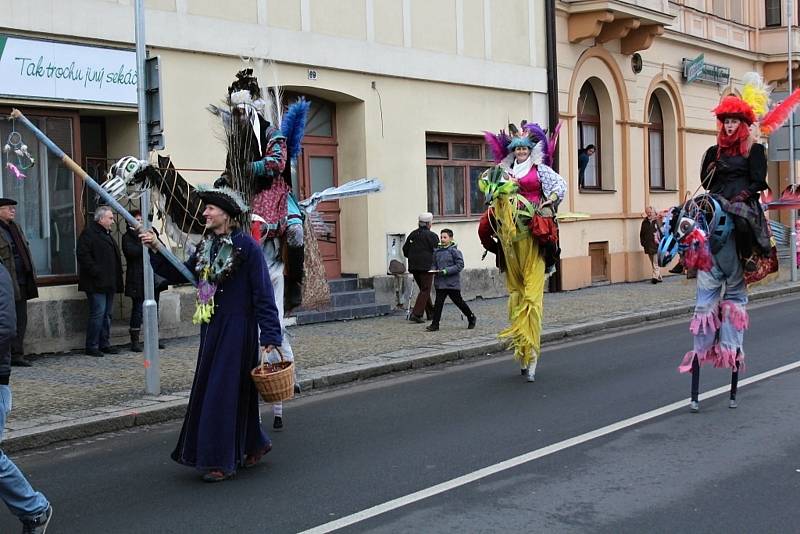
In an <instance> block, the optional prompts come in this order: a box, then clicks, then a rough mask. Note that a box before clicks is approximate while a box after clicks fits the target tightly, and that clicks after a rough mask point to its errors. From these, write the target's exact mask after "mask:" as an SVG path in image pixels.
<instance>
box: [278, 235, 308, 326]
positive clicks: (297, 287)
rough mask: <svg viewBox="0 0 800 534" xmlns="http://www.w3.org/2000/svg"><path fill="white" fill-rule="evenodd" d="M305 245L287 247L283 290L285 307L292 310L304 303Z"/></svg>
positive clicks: (287, 310) (285, 309) (286, 310)
mask: <svg viewBox="0 0 800 534" xmlns="http://www.w3.org/2000/svg"><path fill="white" fill-rule="evenodd" d="M304 261H305V250H304V249H303V247H286V273H287V274H286V276H285V277H284V282H285V284H286V287H284V290H283V309H284V311H285V312H289V311H292V310H293V309H295V308H297V307H298V306H300V305H301V304H302V303H303V262H304Z"/></svg>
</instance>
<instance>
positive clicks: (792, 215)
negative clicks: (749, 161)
mask: <svg viewBox="0 0 800 534" xmlns="http://www.w3.org/2000/svg"><path fill="white" fill-rule="evenodd" d="M786 13H787V14H786V22H787V24H786V33H787V35H788V36H789V39H788V41H789V46H788V48H789V53H788V61H789V70H788V72H789V76H788V78H789V94H792V76H793V73H792V60H793V57H792V56H793V55H794V51H793V45H794V43H793V42H792V41H793V40H794V32H793V28H792V27H793V22H794V2H793V1H792V0H787V2H786ZM794 174H795V173H794V112H792V113H790V114H789V183H790V184H791V185H794V184H795V176H794ZM796 220H797V210H794V209H793V210H790V211H789V236H790V237H789V250H790V251H791V256H792V257H791V262H792V277H791V278H792V282H797V230H796V229H795V221H796Z"/></svg>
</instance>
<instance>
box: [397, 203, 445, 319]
mask: <svg viewBox="0 0 800 534" xmlns="http://www.w3.org/2000/svg"><path fill="white" fill-rule="evenodd" d="M417 220H418V227H417V229H416V230H414V231H413V232H411V233H410V234H408V238H407V239H406V242H405V243H404V244H403V255H404V256H405V257H406V258H408V270H409V272H410V273H411V274H412V275H413V276H414V282H416V284H417V287H419V295H417V300H416V302H415V303H414V308H413V309H412V310H411V314H410V315H409V316H408V320H409V321H411V322H414V323H424V322H425V321H424V320H423V319H422V313H423V312H425V315H426V316H427V318H428V320H430V319H431V317H433V303H432V302H431V285H432V284H433V273H431V272H429V271H430V270H431V266H432V265H433V251H434V250H435V249H436V247H437V245H438V244H439V236H437V235H436V234H435V233H433V232H432V231H431V224H433V214H432V213H429V212H426V213H422V214H420V216H419V217H418V218H417Z"/></svg>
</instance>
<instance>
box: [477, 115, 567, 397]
mask: <svg viewBox="0 0 800 534" xmlns="http://www.w3.org/2000/svg"><path fill="white" fill-rule="evenodd" d="M509 132H510V135H508V134H506V133H505V132H500V133H499V134H492V133H489V132H486V140H487V143H488V144H489V146H490V147H491V149H492V152H493V153H494V157H495V161H496V162H498V163H499V165H497V166H495V167H491V168H489V169H488V170H486V171H485V172H484V173H483V175H481V178H480V180H479V182H478V183H479V187H480V189H481V191H482V192H483V193H484V196H485V200H486V204H487V205H489V209H488V210H487V211H486V212H485V213H484V214H483V216H482V217H481V221H480V223H479V225H478V236H479V237H480V239H481V244H482V245H483V247H484V248H485V249H486V250H487V251H489V252H493V253H495V254H496V255H497V262H498V267H499V268H500V269H501V270H502V271H505V273H506V283H507V285H508V293H509V295H508V317H509V322H510V323H511V325H510V326H509V327H508V328H506V329H505V330H503V331H502V332H500V337H501V338H506V339H510V340H511V344H512V346H513V348H514V358H515V359H516V360H517V361H518V362H519V365H520V369H521V374H522V375H523V376H525V377H526V379H527V381H528V382H533V381H534V380H535V376H536V364H537V363H538V361H539V356H540V354H541V352H540V351H541V348H540V347H541V333H542V314H543V306H544V284H545V281H546V280H547V277H548V276H549V275H550V274H552V273H553V272H555V265H556V261H557V259H558V226H557V224H556V220H555V211H556V209H557V206H558V204H559V202H561V201H562V200H563V199H564V194H565V192H566V182H565V181H564V179H563V178H562V177H561V176H559V175H558V174H557V173H556V172H555V171H554V170H553V169H551V168H550V167H549V163H550V162H551V161H552V156H553V154H554V152H555V144H556V138H557V136H558V132H557V130H556V132H555V133H554V134H553V135H551V136H550V137H548V136H547V134H546V133H545V132H544V130H543V129H542V128H541V127H540V126H538V125H537V124H529V123H526V122H525V121H523V122H522V126H521V129H518V128H516V127H515V126H514V125H513V124H510V125H509Z"/></svg>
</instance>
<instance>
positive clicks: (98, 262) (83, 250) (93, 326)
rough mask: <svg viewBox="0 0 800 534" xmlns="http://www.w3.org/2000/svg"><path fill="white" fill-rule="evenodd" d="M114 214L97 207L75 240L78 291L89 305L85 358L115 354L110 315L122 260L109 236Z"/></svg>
mask: <svg viewBox="0 0 800 534" xmlns="http://www.w3.org/2000/svg"><path fill="white" fill-rule="evenodd" d="M113 225H114V212H112V211H111V208H109V207H108V206H100V207H99V208H97V211H95V213H94V221H93V222H91V223H89V225H88V226H87V227H86V228H85V229H84V230H83V232H82V233H81V235H80V237H78V246H77V256H78V290H80V291H85V292H86V298H87V300H88V301H89V324H88V325H87V326H86V354H88V355H89V356H97V357H102V356H103V353H105V354H118V353H119V351H118V350H117V349H115V348H113V347H112V346H111V341H110V339H109V337H110V331H111V311H112V307H113V306H114V294H115V293H119V292H120V291H122V259H121V258H120V254H119V247H117V243H116V241H114V238H113V237H112V236H111V227H112V226H113Z"/></svg>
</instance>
